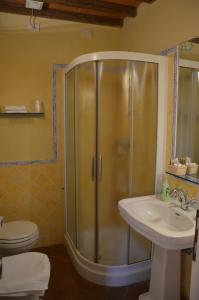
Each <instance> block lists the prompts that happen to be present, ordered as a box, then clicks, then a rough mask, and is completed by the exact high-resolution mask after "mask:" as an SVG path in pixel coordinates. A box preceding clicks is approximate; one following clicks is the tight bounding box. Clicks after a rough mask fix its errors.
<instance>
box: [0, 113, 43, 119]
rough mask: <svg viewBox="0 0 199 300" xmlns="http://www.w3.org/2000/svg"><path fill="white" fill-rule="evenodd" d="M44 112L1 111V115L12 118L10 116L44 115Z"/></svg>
mask: <svg viewBox="0 0 199 300" xmlns="http://www.w3.org/2000/svg"><path fill="white" fill-rule="evenodd" d="M43 116H44V113H43V112H41V113H38V112H12V113H11V112H0V117H2V118H10V117H43Z"/></svg>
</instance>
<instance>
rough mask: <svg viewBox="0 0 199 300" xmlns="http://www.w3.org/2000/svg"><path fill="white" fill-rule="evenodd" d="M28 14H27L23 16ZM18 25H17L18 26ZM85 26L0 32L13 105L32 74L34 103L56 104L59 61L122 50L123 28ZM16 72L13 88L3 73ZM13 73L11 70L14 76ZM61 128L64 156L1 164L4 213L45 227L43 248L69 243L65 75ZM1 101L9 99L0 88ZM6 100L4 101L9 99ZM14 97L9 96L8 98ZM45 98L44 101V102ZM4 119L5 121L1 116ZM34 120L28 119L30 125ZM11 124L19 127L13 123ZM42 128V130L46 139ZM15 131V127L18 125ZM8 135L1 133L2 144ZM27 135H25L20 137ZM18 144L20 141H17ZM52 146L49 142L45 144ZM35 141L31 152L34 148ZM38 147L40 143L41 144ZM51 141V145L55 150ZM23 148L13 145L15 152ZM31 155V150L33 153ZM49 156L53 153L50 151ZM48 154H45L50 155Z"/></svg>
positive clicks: (30, 97)
mask: <svg viewBox="0 0 199 300" xmlns="http://www.w3.org/2000/svg"><path fill="white" fill-rule="evenodd" d="M22 18H23V17H22ZM16 28H17V27H16ZM82 28H84V26H83V25H82V24H79V25H78V26H77V25H75V26H74V27H73V26H70V27H69V29H67V28H64V27H62V28H59V30H55V29H54V30H53V31H52V30H44V31H41V32H35V33H31V32H28V33H26V28H25V29H24V30H23V31H22V30H21V31H17V30H13V31H12V30H8V31H5V30H0V44H1V50H0V51H1V55H0V65H1V82H0V87H1V88H0V90H2V89H3V90H4V95H6V90H7V91H8V92H9V91H10V90H14V92H13V93H12V97H10V98H9V105H12V104H17V103H16V101H17V100H16V99H18V101H21V99H20V96H21V95H22V94H23V86H24V89H25V88H26V86H27V85H28V84H29V78H31V76H32V74H34V76H37V82H40V85H38V87H37V88H35V86H34V85H32V86H30V85H29V92H28V99H27V103H26V104H28V101H30V103H32V102H31V101H33V99H36V98H38V97H40V99H41V100H43V99H45V102H46V105H49V104H50V103H51V97H52V85H51V70H52V65H53V64H54V63H66V64H67V63H69V62H70V61H71V60H72V59H73V58H75V57H77V56H79V55H81V54H84V53H89V52H95V51H105V50H120V40H119V34H118V31H120V30H117V29H111V28H105V27H97V26H89V28H90V29H92V32H90V31H89V32H86V33H85V32H82ZM13 68H14V70H15V72H14V73H15V76H16V80H20V83H22V84H21V85H20V87H19V86H12V85H11V82H12V80H13V78H11V79H12V80H8V78H7V77H5V79H6V80H4V76H3V74H8V72H9V70H12V69H13ZM11 75H12V72H10V76H11ZM57 80H58V84H57V93H58V95H57V96H58V97H57V105H58V107H57V126H58V160H57V162H55V163H52V164H33V165H24V166H10V167H0V214H1V215H3V216H4V217H5V220H6V221H11V220H16V219H29V220H32V221H34V222H36V223H37V224H38V226H39V230H40V242H39V245H40V246H47V245H51V244H56V243H61V242H63V234H64V191H63V190H62V187H63V162H62V74H61V71H59V72H58V74H57ZM0 96H1V97H0V105H1V104H7V103H4V102H3V101H5V98H3V97H2V94H1V92H0ZM3 99H4V100H3ZM7 99H8V98H7ZM43 101H44V100H43ZM19 104H22V103H21V102H20V103H19ZM0 121H1V119H0ZM26 122H29V121H28V120H24V126H26ZM10 126H14V124H13V123H12V122H11V123H10ZM40 126H41V127H38V128H37V132H36V134H38V136H40V138H41V139H45V138H46V137H45V135H44V134H42V124H40ZM13 130H14V127H13ZM6 138H7V134H6V132H4V137H2V136H0V139H1V143H3V142H4V141H5V139H6ZM20 138H21V137H20ZM16 142H18V140H17V139H16ZM45 144H46V145H48V142H47V143H45ZM30 146H31V144H29V148H28V147H27V149H29V150H27V151H31V148H30ZM35 147H37V145H35ZM50 147H51V145H50V146H49V151H50V149H51V148H50ZM16 149H17V147H16V148H15V147H13V150H14V151H17V150H16ZM28 154H29V153H28ZM47 154H48V153H47ZM44 158H45V157H44Z"/></svg>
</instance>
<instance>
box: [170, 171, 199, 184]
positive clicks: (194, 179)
mask: <svg viewBox="0 0 199 300" xmlns="http://www.w3.org/2000/svg"><path fill="white" fill-rule="evenodd" d="M166 173H167V174H169V175H171V176H173V177H175V178H178V179H182V180H185V181H189V182H192V183H195V184H199V173H197V174H194V175H175V174H172V173H170V172H166Z"/></svg>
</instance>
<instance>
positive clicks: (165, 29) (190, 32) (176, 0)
mask: <svg viewBox="0 0 199 300" xmlns="http://www.w3.org/2000/svg"><path fill="white" fill-rule="evenodd" d="M198 10H199V2H198V1H196V0H190V1H186V0H172V1H168V0H156V1H155V2H153V3H152V4H151V5H149V4H142V5H141V6H140V7H139V9H138V16H137V17H136V18H135V19H130V18H129V19H126V21H125V25H124V28H123V35H122V36H123V49H124V50H128V51H137V52H144V53H154V54H159V53H161V52H162V51H163V50H164V49H168V48H171V47H174V46H176V45H178V44H180V43H181V42H183V41H186V40H189V39H190V38H193V37H196V36H198V34H199V30H198V28H199V19H198ZM173 64H174V60H173V55H172V54H171V55H170V56H169V64H168V68H169V70H168V71H169V72H168V74H169V78H168V111H167V151H166V153H167V155H166V165H167V164H168V162H169V160H170V155H171V135H172V113H173V84H174V81H173V67H174V66H173ZM169 183H170V185H171V188H173V187H180V188H183V189H184V190H185V191H187V192H188V193H189V196H190V197H197V196H198V187H197V186H196V185H193V184H188V183H185V182H183V181H181V180H176V179H174V178H173V177H169ZM190 274H191V256H188V255H186V254H185V253H183V254H182V281H181V288H182V297H183V299H189V288H190Z"/></svg>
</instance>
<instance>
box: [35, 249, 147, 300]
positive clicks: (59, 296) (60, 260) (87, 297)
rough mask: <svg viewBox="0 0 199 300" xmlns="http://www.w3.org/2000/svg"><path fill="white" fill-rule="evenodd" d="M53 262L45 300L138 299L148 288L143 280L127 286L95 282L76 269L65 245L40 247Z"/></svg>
mask: <svg viewBox="0 0 199 300" xmlns="http://www.w3.org/2000/svg"><path fill="white" fill-rule="evenodd" d="M37 251H40V252H44V253H46V254H47V255H48V257H49V259H50V262H51V278H50V283H49V289H48V291H47V293H46V294H45V297H44V300H138V297H139V295H140V294H142V293H144V292H146V291H147V290H148V286H149V283H148V282H143V283H139V284H134V285H131V286H126V287H105V286H99V285H96V284H93V283H91V282H88V281H87V280H85V279H83V278H82V277H80V276H79V275H78V274H77V272H76V271H75V269H74V267H73V265H72V262H71V261H70V258H69V256H68V255H67V253H66V250H65V248H64V246H63V245H57V246H51V247H47V248H40V249H37Z"/></svg>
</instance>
